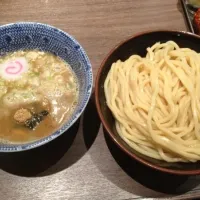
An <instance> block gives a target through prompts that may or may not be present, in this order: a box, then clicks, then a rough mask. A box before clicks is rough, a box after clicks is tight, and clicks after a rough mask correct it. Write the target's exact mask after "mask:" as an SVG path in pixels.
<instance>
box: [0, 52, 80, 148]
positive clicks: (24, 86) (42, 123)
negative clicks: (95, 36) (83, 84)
mask: <svg viewBox="0 0 200 200" xmlns="http://www.w3.org/2000/svg"><path fill="white" fill-rule="evenodd" d="M78 88H79V87H78V81H77V77H76V76H75V74H74V72H73V71H72V69H71V67H70V65H69V64H68V63H66V62H65V61H64V60H62V59H61V58H59V57H57V56H55V55H54V54H52V53H48V52H42V51H39V50H24V51H22V50H21V51H16V52H13V53H8V54H6V55H4V56H2V57H0V124H1V125H0V142H3V143H11V144H12V143H27V142H32V141H35V140H38V139H41V138H43V137H45V136H48V135H50V134H52V133H53V132H54V131H56V130H57V129H58V128H59V127H60V126H61V125H62V124H63V123H64V122H66V121H67V120H68V119H69V118H70V116H71V115H72V113H73V111H74V109H75V107H76V104H77V101H78V93H79V91H78Z"/></svg>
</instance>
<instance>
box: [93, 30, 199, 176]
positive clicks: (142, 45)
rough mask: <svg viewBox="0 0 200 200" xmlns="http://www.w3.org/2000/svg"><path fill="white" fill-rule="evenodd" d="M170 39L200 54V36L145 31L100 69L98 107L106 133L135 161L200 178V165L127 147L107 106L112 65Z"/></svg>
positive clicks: (121, 46) (120, 47)
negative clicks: (163, 158)
mask: <svg viewBox="0 0 200 200" xmlns="http://www.w3.org/2000/svg"><path fill="white" fill-rule="evenodd" d="M169 40H172V41H174V42H176V43H177V44H178V45H179V46H180V47H188V48H191V49H193V50H195V51H197V52H200V37H199V36H198V35H194V34H191V33H187V32H182V31H166V30H161V31H152V32H145V33H141V34H138V35H134V36H132V37H130V38H129V39H127V40H125V41H123V42H121V43H120V44H118V45H117V46H116V47H115V48H114V49H112V50H111V51H110V53H109V54H108V55H107V57H106V58H105V60H104V61H103V62H102V64H101V66H100V68H99V71H98V74H97V78H96V83H95V98H96V106H97V110H98V113H99V116H100V119H101V121H102V123H103V126H104V128H105V130H106V132H107V133H108V134H109V135H110V137H111V138H112V139H113V141H114V142H115V143H116V144H117V145H118V146H119V147H120V148H121V149H122V150H123V151H125V152H126V153H127V154H128V155H129V156H131V157H132V158H133V159H136V160H137V161H139V162H141V163H143V164H144V165H146V166H148V167H151V168H153V169H155V170H158V171H162V172H165V173H171V174H176V175H197V174H200V162H196V163H168V162H165V161H160V160H156V159H152V158H149V157H147V156H144V155H142V154H140V153H139V152H137V151H135V150H134V149H132V148H131V147H129V146H128V144H126V143H125V142H124V141H123V140H122V139H121V137H120V136H119V135H118V133H117V131H116V128H115V125H114V118H113V115H112V113H111V111H110V109H109V108H108V106H107V104H106V99H105V94H104V81H105V79H106V76H107V74H108V72H109V70H110V67H111V65H112V63H113V62H116V61H117V60H118V59H120V60H122V61H125V60H126V59H128V58H129V57H130V56H131V55H132V54H138V55H140V56H145V55H146V49H147V47H151V46H152V45H153V44H155V43H156V42H167V41H169ZM199 81H200V80H199Z"/></svg>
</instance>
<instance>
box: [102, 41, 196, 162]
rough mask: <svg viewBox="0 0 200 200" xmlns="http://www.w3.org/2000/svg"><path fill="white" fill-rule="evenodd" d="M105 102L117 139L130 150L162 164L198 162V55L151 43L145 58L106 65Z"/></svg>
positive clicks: (136, 56) (163, 44)
mask: <svg viewBox="0 0 200 200" xmlns="http://www.w3.org/2000/svg"><path fill="white" fill-rule="evenodd" d="M104 92H105V97H106V102H107V105H108V107H109V108H110V110H111V112H112V114H113V116H114V118H115V127H116V130H117V132H118V134H119V135H120V137H121V138H122V139H123V140H124V141H125V142H126V143H127V144H128V145H129V146H130V147H131V148H133V149H134V150H135V151H137V152H139V153H141V154H143V155H145V156H147V157H151V158H154V159H157V160H164V161H167V162H196V161H199V160H200V54H199V53H198V52H195V51H194V50H192V49H189V48H184V47H183V48H182V47H179V46H178V45H177V44H176V43H175V42H173V41H168V42H166V43H160V42H158V43H156V44H154V45H153V46H151V47H148V48H147V54H146V56H145V57H141V56H139V55H132V56H130V57H129V58H128V59H127V60H125V61H121V60H118V61H116V62H115V63H113V64H112V66H111V68H110V70H109V72H108V75H107V77H106V80H105V82H104Z"/></svg>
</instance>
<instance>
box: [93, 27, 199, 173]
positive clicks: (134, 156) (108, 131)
mask: <svg viewBox="0 0 200 200" xmlns="http://www.w3.org/2000/svg"><path fill="white" fill-rule="evenodd" d="M156 32H167V33H175V34H183V35H188V36H192V37H195V38H197V39H199V40H200V36H199V35H196V34H194V33H191V32H187V31H178V30H165V29H155V30H151V31H143V32H139V33H136V34H134V35H132V36H130V37H128V38H126V39H124V40H122V41H121V42H119V43H118V44H117V45H115V46H114V47H113V48H112V49H111V50H110V51H109V52H108V53H107V55H106V57H105V58H104V60H103V61H102V62H101V65H100V67H99V69H98V72H97V75H96V81H95V103H96V107H97V112H98V114H99V117H100V119H101V122H102V124H103V126H104V128H105V129H106V132H107V133H108V134H109V136H110V137H111V139H112V140H113V141H114V143H115V144H116V145H117V146H118V147H119V148H120V149H121V150H122V151H124V152H125V153H126V154H128V155H129V156H130V157H131V158H132V159H135V160H136V161H138V162H140V163H142V164H144V165H146V166H147V167H150V168H152V169H154V170H156V171H160V172H165V173H168V174H174V175H199V174H200V169H195V170H178V169H177V170H176V169H167V168H164V167H160V166H157V165H155V164H153V163H150V162H148V161H146V160H144V159H142V158H140V157H138V156H137V155H136V154H134V153H132V152H130V151H129V150H128V149H127V148H126V147H125V146H124V145H122V144H121V143H120V142H118V141H117V138H116V136H115V134H114V133H113V132H112V130H111V129H110V128H109V125H108V123H107V121H106V120H105V119H104V117H103V113H102V111H101V108H100V101H99V88H100V87H99V83H100V77H101V74H102V70H103V68H104V65H105V63H106V61H107V60H108V58H109V57H110V56H111V55H112V54H113V52H114V51H115V50H116V49H118V48H120V47H121V46H122V45H123V44H125V43H126V42H128V41H129V40H132V39H134V38H137V37H139V36H142V35H146V34H151V33H156Z"/></svg>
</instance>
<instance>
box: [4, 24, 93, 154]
mask: <svg viewBox="0 0 200 200" xmlns="http://www.w3.org/2000/svg"><path fill="white" fill-rule="evenodd" d="M21 49H39V50H42V51H48V52H51V53H54V54H55V55H57V56H59V57H61V58H62V59H64V60H65V61H67V62H68V63H69V64H70V65H71V67H72V69H73V71H74V72H75V74H76V76H77V78H78V80H79V101H78V105H77V107H76V109H75V111H74V113H73V115H72V116H71V118H70V119H69V120H68V121H67V122H66V123H65V124H64V125H63V126H62V127H61V128H60V129H59V130H57V131H56V132H54V133H52V134H51V135H50V136H47V137H45V138H43V139H40V140H37V141H35V142H32V143H26V144H2V143H0V152H15V151H24V150H28V149H32V148H35V147H38V146H41V145H43V144H45V143H48V142H49V141H51V140H53V139H55V138H56V137H58V136H59V135H61V134H63V133H64V132H65V131H67V130H68V129H69V128H70V127H71V126H72V125H73V124H74V122H75V121H76V120H77V119H78V118H79V116H80V115H81V114H82V112H83V111H84V109H85V107H86V105H87V103H88V100H89V98H90V95H91V92H92V84H93V78H92V77H93V76H92V67H91V64H90V61H89V59H88V57H87V55H86V53H85V51H84V50H83V48H82V47H81V45H80V44H79V43H78V42H77V41H76V40H75V39H74V38H73V37H72V36H70V35H69V34H67V33H65V32H63V31H61V30H59V29H57V28H55V27H52V26H49V25H45V24H40V23H34V22H33V23H32V22H21V23H15V24H8V25H3V26H0V55H5V54H6V53H8V52H13V51H17V50H21ZM66 134H67V133H66Z"/></svg>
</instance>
